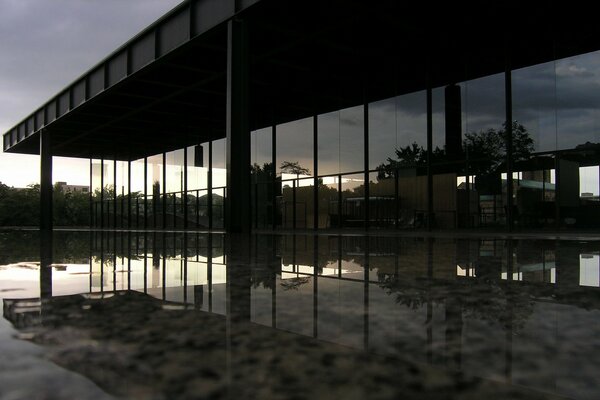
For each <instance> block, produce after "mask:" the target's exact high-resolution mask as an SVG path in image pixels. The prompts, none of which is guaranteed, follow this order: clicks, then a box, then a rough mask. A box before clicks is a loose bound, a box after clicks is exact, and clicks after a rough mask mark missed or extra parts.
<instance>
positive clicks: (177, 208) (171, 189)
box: [166, 149, 185, 228]
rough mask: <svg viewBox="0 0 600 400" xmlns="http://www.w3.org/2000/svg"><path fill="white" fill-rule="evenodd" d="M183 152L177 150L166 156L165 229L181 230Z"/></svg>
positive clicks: (182, 214)
mask: <svg viewBox="0 0 600 400" xmlns="http://www.w3.org/2000/svg"><path fill="white" fill-rule="evenodd" d="M184 151H185V149H179V150H175V151H171V152H168V153H167V154H166V161H167V165H166V169H167V170H166V176H167V182H166V188H167V197H166V202H167V203H166V208H167V222H166V223H167V225H166V227H174V228H183V226H184V220H183V217H184V210H183V196H182V194H183V189H184V184H183V180H184V164H183V158H184Z"/></svg>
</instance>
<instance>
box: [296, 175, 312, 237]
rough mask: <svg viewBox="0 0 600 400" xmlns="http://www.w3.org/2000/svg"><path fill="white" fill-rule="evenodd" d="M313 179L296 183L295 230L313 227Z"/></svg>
mask: <svg viewBox="0 0 600 400" xmlns="http://www.w3.org/2000/svg"><path fill="white" fill-rule="evenodd" d="M314 182H315V181H314V179H313V178H306V179H299V180H297V181H296V228H313V227H314V217H313V215H314V206H313V204H314V201H313V190H314Z"/></svg>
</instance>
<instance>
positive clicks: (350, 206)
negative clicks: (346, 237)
mask: <svg viewBox="0 0 600 400" xmlns="http://www.w3.org/2000/svg"><path fill="white" fill-rule="evenodd" d="M364 183H365V179H364V175H362V174H355V175H342V216H341V225H342V226H343V227H346V228H362V227H364V226H365V216H366V213H365V209H366V205H365V185H364Z"/></svg>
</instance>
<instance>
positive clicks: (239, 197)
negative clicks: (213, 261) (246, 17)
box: [225, 19, 250, 232]
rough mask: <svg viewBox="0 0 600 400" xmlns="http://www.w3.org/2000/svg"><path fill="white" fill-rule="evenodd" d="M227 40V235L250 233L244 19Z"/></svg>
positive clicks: (235, 23) (231, 27)
mask: <svg viewBox="0 0 600 400" xmlns="http://www.w3.org/2000/svg"><path fill="white" fill-rule="evenodd" d="M227 30H228V38H227V194H226V202H225V205H226V208H225V216H226V220H225V226H226V229H227V231H228V232H249V231H250V207H248V204H250V124H249V113H248V86H249V84H248V37H247V29H246V24H245V22H244V21H243V20H241V19H232V20H230V21H229V23H228V27H227Z"/></svg>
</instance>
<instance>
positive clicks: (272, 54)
mask: <svg viewBox="0 0 600 400" xmlns="http://www.w3.org/2000/svg"><path fill="white" fill-rule="evenodd" d="M586 4H587V3H582V5H581V6H580V7H577V6H576V5H573V4H572V3H569V6H568V7H567V6H561V7H560V8H558V7H557V8H554V6H552V4H551V3H550V4H546V5H544V7H546V8H543V9H542V8H539V7H535V6H532V5H526V4H524V3H522V2H500V1H496V2H485V3H481V4H476V5H473V4H472V3H468V4H467V3H466V2H465V3H464V4H463V3H462V2H461V3H459V2H454V3H452V4H448V5H444V6H435V7H437V8H436V10H433V9H432V7H434V6H432V5H427V4H423V5H418V6H415V5H407V4H406V3H405V2H397V1H379V2H365V1H348V0H346V1H342V0H331V1H327V2H323V1H316V0H302V1H300V0H298V1H277V0H245V1H234V0H194V1H191V0H190V1H186V2H184V3H182V4H181V5H180V6H178V7H177V8H175V9H174V10H173V11H171V12H170V13H169V14H167V15H165V16H164V17H163V18H161V19H160V20H159V21H157V22H156V23H155V24H153V25H151V26H150V27H148V28H147V29H146V30H144V31H143V32H142V33H140V34H139V35H137V36H136V37H134V38H133V39H132V40H130V41H129V42H127V43H126V44H125V45H124V46H122V47H121V48H119V49H118V50H116V51H115V52H114V53H112V54H111V55H110V56H109V57H107V58H106V59H105V60H103V61H102V62H101V63H100V64H98V65H97V66H96V67H94V68H93V69H92V70H90V71H88V72H87V73H86V74H84V75H83V76H82V77H80V78H79V79H77V80H76V81H75V82H74V83H73V84H72V85H70V86H69V87H67V88H66V89H65V90H63V91H62V92H60V93H59V94H58V95H56V96H55V97H54V98H52V99H51V100H50V101H49V102H47V103H46V104H44V106H42V107H41V108H40V109H38V110H36V111H35V112H34V113H32V114H31V115H30V116H28V117H27V118H25V119H24V120H23V121H22V122H21V123H19V124H18V125H17V126H15V127H14V128H13V129H11V130H10V131H9V132H8V133H6V134H5V135H4V151H6V152H12V153H29V154H38V153H39V132H40V131H41V130H42V129H48V130H50V131H51V133H52V136H53V139H52V146H53V147H52V151H53V154H54V155H59V156H70V157H93V158H100V157H107V158H113V157H115V158H117V159H123V160H133V159H138V158H141V157H144V156H148V155H152V154H156V153H160V152H163V151H169V150H173V149H177V148H181V147H184V146H187V145H193V144H197V143H202V142H205V141H207V140H211V139H217V138H222V137H224V136H225V116H226V110H225V106H226V88H227V82H226V69H227V29H226V23H227V21H228V20H229V19H231V18H238V17H240V18H244V19H245V20H246V21H247V22H248V29H249V48H250V56H251V58H250V59H251V66H250V77H251V78H250V79H251V82H250V104H251V110H250V115H251V126H252V129H257V128H262V127H266V126H270V125H273V124H277V123H282V122H287V121H291V120H295V119H300V118H304V117H309V116H312V115H315V114H317V113H322V112H327V111H333V110H337V109H341V108H344V107H349V106H354V105H358V104H362V103H364V102H365V101H374V100H379V99H383V98H386V97H392V96H394V95H397V94H402V93H409V92H412V91H417V90H423V89H425V88H427V87H438V86H443V85H447V84H450V83H455V82H461V81H465V80H468V79H474V78H478V77H482V76H487V75H491V74H495V73H501V72H504V71H505V70H506V67H507V65H510V68H512V69H516V68H520V67H525V66H529V65H534V64H538V63H542V62H547V61H551V60H555V59H558V58H562V57H567V56H571V55H575V54H580V53H585V52H589V51H593V50H597V49H600V40H599V39H598V38H600V35H599V33H600V24H598V23H597V20H596V18H595V13H593V12H591V11H590V10H589V9H588V8H589V5H586Z"/></svg>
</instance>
